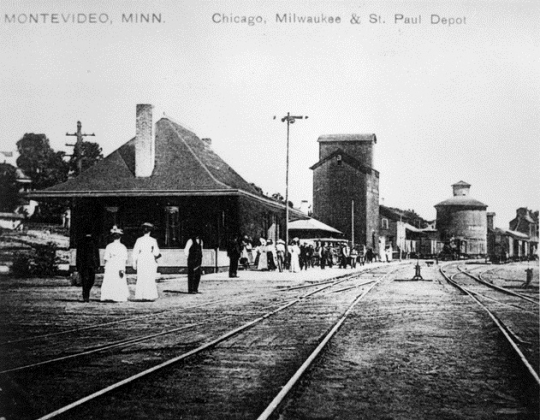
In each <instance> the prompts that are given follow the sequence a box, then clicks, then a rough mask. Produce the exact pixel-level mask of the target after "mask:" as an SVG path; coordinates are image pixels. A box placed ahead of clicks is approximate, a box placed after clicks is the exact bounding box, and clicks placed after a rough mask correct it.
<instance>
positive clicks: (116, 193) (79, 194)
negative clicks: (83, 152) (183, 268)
mask: <svg viewBox="0 0 540 420" xmlns="http://www.w3.org/2000/svg"><path fill="white" fill-rule="evenodd" d="M23 195H24V196H25V197H27V198H31V199H40V198H102V197H223V196H242V195H243V196H246V197H250V198H252V199H254V200H257V201H259V202H261V203H264V204H265V205H267V206H269V207H272V208H274V209H278V210H283V211H284V210H285V203H279V202H276V201H274V200H271V199H269V198H266V197H262V196H258V195H256V194H252V193H250V192H247V191H244V190H240V189H233V188H230V189H219V190H101V191H46V190H43V191H31V192H28V193H25V194H23ZM289 211H290V212H291V214H293V215H294V216H295V217H298V218H302V219H308V218H309V216H307V215H305V214H304V213H302V212H301V211H299V210H296V209H294V208H292V207H289Z"/></svg>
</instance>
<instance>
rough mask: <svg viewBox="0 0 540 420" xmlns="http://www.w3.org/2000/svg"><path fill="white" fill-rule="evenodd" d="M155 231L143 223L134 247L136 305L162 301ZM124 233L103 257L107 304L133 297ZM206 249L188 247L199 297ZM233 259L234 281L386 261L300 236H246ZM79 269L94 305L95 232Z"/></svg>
mask: <svg viewBox="0 0 540 420" xmlns="http://www.w3.org/2000/svg"><path fill="white" fill-rule="evenodd" d="M153 228H154V226H153V225H152V224H151V223H143V225H142V226H141V230H142V236H141V237H139V238H138V239H137V241H136V242H135V246H134V247H133V254H132V266H133V269H134V270H135V271H136V273H137V283H136V286H135V296H134V300H136V301H154V300H156V299H158V297H159V296H158V290H157V286H156V277H157V272H158V271H157V269H158V260H159V258H161V253H160V250H159V246H158V243H157V241H156V239H155V238H153V237H152V236H151V233H152V230H153ZM122 235H123V231H122V229H119V228H118V227H117V226H113V228H112V229H111V231H110V236H111V239H112V241H111V243H109V244H108V245H107V247H106V248H105V253H104V256H103V260H104V263H105V271H104V276H103V283H102V285H101V298H100V300H101V301H112V302H126V301H128V299H129V297H130V292H129V288H128V284H127V277H126V264H127V261H128V251H127V248H126V247H125V245H124V244H122V242H121V238H122ZM203 248H204V245H203V241H202V239H201V237H200V236H198V235H194V236H192V237H191V238H189V240H188V241H187V243H186V246H185V248H184V253H185V256H186V259H187V272H188V293H190V294H193V293H199V282H200V279H201V274H202V255H203ZM227 255H228V256H229V261H230V264H229V277H231V278H235V277H238V268H239V266H241V267H242V268H243V269H244V270H260V271H279V272H283V271H289V272H292V273H298V272H300V271H302V270H307V269H310V268H314V267H320V269H323V270H324V269H325V268H326V267H329V268H333V267H334V266H338V267H340V268H347V267H349V266H350V267H351V268H355V267H356V266H357V265H364V264H368V263H371V262H373V261H375V260H378V258H380V257H379V255H377V254H376V253H375V252H374V251H373V249H372V248H369V247H365V246H359V247H352V248H351V247H349V244H348V242H345V241H342V242H339V241H338V242H336V241H332V242H324V241H306V240H304V241H300V240H299V239H298V238H294V239H292V240H291V241H290V243H289V244H288V245H287V244H286V243H285V241H284V240H282V239H278V240H277V241H276V243H274V241H273V240H272V239H264V238H260V239H259V240H258V244H257V245H255V246H254V244H253V241H252V240H251V238H250V237H248V236H243V237H242V236H240V235H239V236H237V237H235V238H233V239H231V240H230V241H229V243H228V246H227ZM387 261H389V260H388V259H387ZM76 265H77V272H78V273H79V276H80V279H81V283H82V289H83V292H82V293H83V301H84V302H89V300H90V290H91V288H92V286H93V285H94V282H95V276H96V272H97V270H98V269H99V267H100V260H99V252H98V247H97V244H96V242H95V241H94V238H93V237H92V234H91V233H87V234H86V235H85V236H84V237H83V238H82V239H81V241H80V243H79V246H78V247H77V258H76Z"/></svg>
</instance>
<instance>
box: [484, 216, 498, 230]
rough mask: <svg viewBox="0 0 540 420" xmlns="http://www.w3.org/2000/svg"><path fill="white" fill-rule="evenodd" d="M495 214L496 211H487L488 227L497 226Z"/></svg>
mask: <svg viewBox="0 0 540 420" xmlns="http://www.w3.org/2000/svg"><path fill="white" fill-rule="evenodd" d="M495 215H496V213H493V212H487V214H486V216H487V227H488V229H493V228H494V226H495Z"/></svg>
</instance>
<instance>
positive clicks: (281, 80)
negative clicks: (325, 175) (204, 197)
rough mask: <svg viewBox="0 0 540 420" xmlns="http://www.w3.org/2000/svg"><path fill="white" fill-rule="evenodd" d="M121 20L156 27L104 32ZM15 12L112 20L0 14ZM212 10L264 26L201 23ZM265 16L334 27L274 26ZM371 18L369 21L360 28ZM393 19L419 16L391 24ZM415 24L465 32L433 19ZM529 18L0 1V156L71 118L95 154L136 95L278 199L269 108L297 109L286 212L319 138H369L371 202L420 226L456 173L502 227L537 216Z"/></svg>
mask: <svg viewBox="0 0 540 420" xmlns="http://www.w3.org/2000/svg"><path fill="white" fill-rule="evenodd" d="M138 12H143V13H161V16H162V19H163V21H164V22H162V23H155V24H147V23H141V24H134V23H131V24H129V23H122V22H121V15H122V13H126V14H128V13H138ZM29 13H63V14H64V16H66V15H67V14H69V13H97V14H100V13H106V14H107V15H108V17H109V20H110V22H111V21H112V23H110V22H109V23H106V24H91V23H82V24H77V23H58V24H54V23H49V20H48V21H47V23H43V22H42V21H40V23H37V24H36V23H32V24H30V23H26V24H22V23H8V22H6V18H5V15H6V14H8V15H9V16H11V15H12V14H16V16H20V15H24V14H29ZM214 13H224V14H226V15H230V14H233V15H240V16H241V15H261V16H262V17H263V18H264V19H266V24H259V25H255V26H248V25H245V24H216V23H213V22H212V15H213V14H214ZM276 13H278V14H283V13H296V14H297V15H305V14H311V15H320V14H321V13H323V14H325V15H327V16H340V17H341V20H342V22H341V23H340V24H324V25H313V24H311V25H310V24H285V23H276V22H275V15H276ZM353 13H355V14H356V15H359V16H360V18H361V24H360V25H353V24H351V23H350V20H351V15H352V14H353ZM371 13H375V14H378V15H381V16H382V18H383V19H384V20H385V22H386V23H384V24H369V23H368V22H367V21H368V15H369V14H371ZM399 13H401V14H404V15H407V16H411V17H417V16H418V15H421V16H422V23H421V24H417V25H413V24H395V23H394V15H395V14H399ZM431 14H439V15H440V16H448V17H466V22H467V23H466V24H462V25H454V26H452V27H448V26H443V25H441V24H438V25H433V24H431V23H430V16H431ZM21 19H23V18H21ZM60 19H61V17H60ZM539 22H540V2H538V1H498V2H497V1H495V2H494V1H489V2H488V1H485V2H482V1H462V2H447V3H446V2H440V3H439V4H437V5H430V4H429V2H419V1H416V2H403V1H399V2H390V1H387V2H353V1H350V2H348V1H326V2H315V1H293V0H287V1H274V2H268V1H265V2H264V3H263V2H254V1H249V2H248V1H244V2H241V1H240V2H239V1H234V2H232V1H231V2H224V1H198V2H194V1H192V2H187V1H184V2H180V1H114V2H113V1H107V2H105V1H101V2H99V1H97V2H96V1H93V2H91V1H69V2H67V1H65V2H61V1H48V2H43V1H34V2H29V1H26V2H25V1H18V2H12V4H11V3H9V2H3V4H2V5H1V6H0V51H1V56H2V65H1V66H0V92H1V101H0V106H1V107H2V112H1V115H3V116H4V117H3V118H1V119H0V133H1V135H0V150H14V149H15V143H16V142H17V141H18V140H19V139H20V138H21V137H22V136H23V134H24V133H26V132H34V133H45V134H46V135H47V136H48V137H49V139H50V140H51V145H52V147H53V148H54V149H55V150H66V151H68V150H69V149H68V148H67V147H66V146H65V143H66V142H73V140H74V137H66V136H65V134H66V132H70V133H72V132H74V131H75V130H76V121H77V120H81V121H82V124H83V131H84V132H86V133H92V132H94V133H95V134H96V137H90V138H87V139H88V140H90V141H96V142H99V144H100V145H101V146H102V147H103V151H104V154H105V155H108V154H109V153H111V152H112V151H113V150H115V149H116V148H118V147H119V146H121V145H122V144H123V143H125V142H126V141H127V140H129V139H130V138H132V137H133V136H134V135H135V106H136V104H137V103H152V104H154V105H155V116H156V117H157V118H156V119H158V118H159V117H160V116H162V115H163V112H165V113H166V114H167V115H168V116H170V117H172V118H173V119H175V120H176V121H178V122H180V123H183V124H185V125H186V126H187V127H189V128H191V129H193V130H194V131H195V132H196V133H197V135H198V136H199V137H210V138H212V142H213V148H214V150H215V151H216V152H217V153H218V154H219V155H220V156H221V157H222V158H223V159H224V160H225V161H226V162H227V163H229V164H230V165H231V166H232V167H233V168H234V169H235V170H236V171H237V172H238V173H240V175H242V176H243V177H244V178H245V179H246V180H248V181H249V182H254V183H255V184H257V185H259V186H260V187H262V188H263V190H264V191H265V192H267V193H270V194H272V193H274V192H277V191H279V192H281V193H282V194H284V193H285V144H286V125H285V124H284V123H282V122H281V121H279V119H276V120H273V116H274V115H276V116H278V117H282V116H284V115H286V113H287V112H291V114H295V115H308V116H309V119H308V120H303V121H298V122H297V123H296V124H294V125H292V126H291V161H290V165H291V166H290V168H291V169H290V190H289V192H290V199H291V200H292V201H293V202H294V203H295V205H297V206H298V205H299V204H300V201H301V200H304V199H306V200H308V201H309V202H311V200H312V177H313V175H312V171H311V170H310V169H309V167H310V166H311V165H313V164H314V163H316V162H317V160H318V143H317V142H316V140H317V138H318V137H319V136H320V135H321V134H331V133H376V135H377V138H378V143H377V145H376V146H375V165H374V166H375V169H377V170H378V171H379V172H380V196H381V203H383V204H385V205H387V206H393V207H400V208H403V209H414V210H416V211H417V212H418V213H419V214H420V215H422V216H423V217H425V218H427V219H433V218H435V209H434V207H433V206H434V205H435V204H437V203H438V202H440V201H442V200H444V199H446V198H448V197H449V196H451V194H452V190H451V184H453V183H455V182H458V181H460V180H463V181H466V182H468V183H470V184H472V187H471V195H472V196H473V197H474V198H476V199H478V200H480V201H482V202H484V203H486V204H487V205H488V206H489V207H488V211H494V212H496V213H497V216H496V222H495V223H496V225H497V226H501V227H507V226H508V222H509V221H510V220H511V219H512V218H513V217H514V216H515V209H516V208H517V207H522V206H528V207H529V208H532V209H538V208H539V207H540V202H539V199H538V198H539V196H538V186H539V180H540V174H539V171H538V167H539V165H538V158H539V156H540V153H539V152H540V141H539V138H540V137H539V134H540V118H539V116H540V112H539V111H540V83H539V80H538V77H539V74H540V72H539V70H540V54H539V52H540V51H539V42H540V36H539V35H540V31H539V25H540V23H539ZM383 199H384V201H383Z"/></svg>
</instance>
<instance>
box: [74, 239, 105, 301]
mask: <svg viewBox="0 0 540 420" xmlns="http://www.w3.org/2000/svg"><path fill="white" fill-rule="evenodd" d="M99 265H100V264H99V249H98V247H97V245H96V243H95V241H94V238H92V234H90V233H87V234H86V235H85V236H84V237H83V238H82V239H81V240H80V241H79V243H78V246H77V258H76V266H77V271H78V272H79V275H80V276H81V283H82V294H83V301H85V302H90V289H92V286H93V285H94V282H95V280H96V271H97V269H98V268H99Z"/></svg>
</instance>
